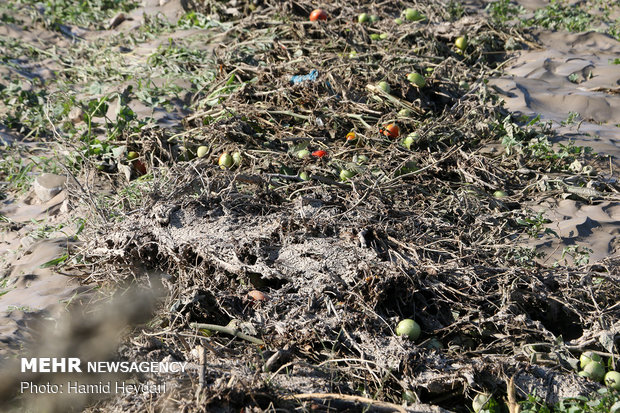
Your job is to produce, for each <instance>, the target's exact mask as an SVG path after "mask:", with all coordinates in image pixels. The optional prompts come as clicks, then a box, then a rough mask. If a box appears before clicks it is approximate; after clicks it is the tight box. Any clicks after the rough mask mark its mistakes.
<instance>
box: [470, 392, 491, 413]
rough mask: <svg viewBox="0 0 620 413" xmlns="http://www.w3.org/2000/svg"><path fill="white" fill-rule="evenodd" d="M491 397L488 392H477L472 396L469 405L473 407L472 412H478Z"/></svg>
mask: <svg viewBox="0 0 620 413" xmlns="http://www.w3.org/2000/svg"><path fill="white" fill-rule="evenodd" d="M490 398H491V395H490V394H484V393H479V394H477V395H476V397H474V400H473V401H472V402H471V407H472V408H473V409H474V412H476V413H478V412H479V411H480V410H482V408H483V407H484V405H485V404H486V403H487V401H488V400H489V399H490Z"/></svg>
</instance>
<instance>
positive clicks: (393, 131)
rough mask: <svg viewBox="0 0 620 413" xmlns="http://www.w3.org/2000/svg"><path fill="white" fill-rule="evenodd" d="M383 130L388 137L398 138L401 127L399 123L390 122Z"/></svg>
mask: <svg viewBox="0 0 620 413" xmlns="http://www.w3.org/2000/svg"><path fill="white" fill-rule="evenodd" d="M381 132H382V133H383V134H384V135H385V136H387V137H388V138H398V135H400V128H399V127H398V125H396V124H394V123H390V124H389V125H387V126H386V127H385V128H384V129H381Z"/></svg>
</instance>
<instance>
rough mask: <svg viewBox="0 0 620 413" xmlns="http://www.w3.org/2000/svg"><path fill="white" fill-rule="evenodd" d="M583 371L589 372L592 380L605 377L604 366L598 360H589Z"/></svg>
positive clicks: (599, 379)
mask: <svg viewBox="0 0 620 413" xmlns="http://www.w3.org/2000/svg"><path fill="white" fill-rule="evenodd" d="M583 371H585V372H587V373H589V374H590V378H591V379H592V380H594V381H601V380H603V377H605V367H603V365H602V364H601V363H599V362H598V361H591V362H590V363H588V364H587V365H586V366H585V367H584V368H583Z"/></svg>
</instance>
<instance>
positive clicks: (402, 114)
mask: <svg viewBox="0 0 620 413" xmlns="http://www.w3.org/2000/svg"><path fill="white" fill-rule="evenodd" d="M398 116H400V117H401V118H409V117H411V110H409V109H401V110H399V111H398Z"/></svg>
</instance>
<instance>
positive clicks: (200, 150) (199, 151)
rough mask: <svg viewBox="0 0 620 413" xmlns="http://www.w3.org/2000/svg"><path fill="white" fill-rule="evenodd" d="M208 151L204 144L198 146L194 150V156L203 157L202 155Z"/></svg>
mask: <svg viewBox="0 0 620 413" xmlns="http://www.w3.org/2000/svg"><path fill="white" fill-rule="evenodd" d="M207 152H209V148H208V147H206V146H199V147H198V149H197V150H196V156H197V157H199V158H204V156H205V155H206V154H207Z"/></svg>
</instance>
